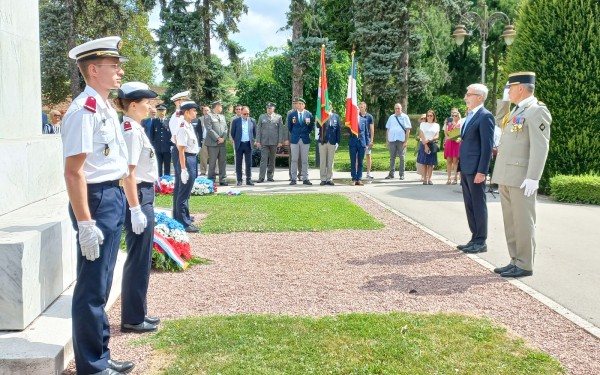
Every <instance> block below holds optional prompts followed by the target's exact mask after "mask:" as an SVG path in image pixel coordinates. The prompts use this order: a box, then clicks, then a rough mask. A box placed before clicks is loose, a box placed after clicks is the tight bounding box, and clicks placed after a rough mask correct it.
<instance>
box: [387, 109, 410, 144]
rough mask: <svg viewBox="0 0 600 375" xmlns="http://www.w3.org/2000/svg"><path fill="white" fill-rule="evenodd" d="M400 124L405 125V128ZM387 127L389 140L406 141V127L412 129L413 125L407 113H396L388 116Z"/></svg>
mask: <svg viewBox="0 0 600 375" xmlns="http://www.w3.org/2000/svg"><path fill="white" fill-rule="evenodd" d="M396 119H397V120H396ZM400 124H402V125H404V129H402V126H400ZM385 128H386V129H387V130H388V142H395V141H400V142H404V141H405V140H406V130H405V129H410V128H412V126H411V125H410V118H409V117H408V115H407V114H406V113H400V114H399V115H396V114H395V113H394V114H393V115H391V116H390V117H388V120H387V122H386V124H385Z"/></svg>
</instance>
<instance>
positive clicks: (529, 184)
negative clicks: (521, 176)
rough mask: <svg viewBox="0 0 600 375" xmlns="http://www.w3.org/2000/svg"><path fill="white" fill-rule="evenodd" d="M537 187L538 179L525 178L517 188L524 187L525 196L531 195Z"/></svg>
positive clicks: (538, 184) (538, 185)
mask: <svg viewBox="0 0 600 375" xmlns="http://www.w3.org/2000/svg"><path fill="white" fill-rule="evenodd" d="M539 187H540V180H530V179H529V178H526V179H525V181H523V183H522V184H521V187H520V188H519V189H523V188H525V196H526V197H531V196H532V195H533V194H534V193H535V191H536V190H537V189H538V188H539Z"/></svg>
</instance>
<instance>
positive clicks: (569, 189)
mask: <svg viewBox="0 0 600 375" xmlns="http://www.w3.org/2000/svg"><path fill="white" fill-rule="evenodd" d="M550 190H551V191H552V195H551V196H552V198H553V199H555V200H557V201H559V202H568V203H587V204H599V205H600V176H595V175H585V176H566V175H558V176H555V177H552V178H551V179H550Z"/></svg>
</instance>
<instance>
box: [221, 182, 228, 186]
mask: <svg viewBox="0 0 600 375" xmlns="http://www.w3.org/2000/svg"><path fill="white" fill-rule="evenodd" d="M219 186H229V184H228V183H227V182H219Z"/></svg>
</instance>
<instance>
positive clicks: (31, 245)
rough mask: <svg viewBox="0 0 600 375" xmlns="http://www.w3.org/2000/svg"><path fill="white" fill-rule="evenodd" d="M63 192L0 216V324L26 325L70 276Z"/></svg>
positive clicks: (69, 230) (71, 251) (71, 243)
mask: <svg viewBox="0 0 600 375" xmlns="http://www.w3.org/2000/svg"><path fill="white" fill-rule="evenodd" d="M67 207H68V196H67V193H66V192H64V191H63V192H62V193H59V194H56V195H53V196H51V197H49V198H46V199H42V200H40V201H37V202H35V203H32V204H29V205H27V206H25V207H23V208H20V209H18V210H15V211H12V212H9V213H6V214H4V215H2V216H0V330H22V329H25V328H26V327H27V326H28V325H29V324H30V323H31V322H32V321H33V320H34V319H35V318H37V317H38V315H40V314H41V313H42V312H43V311H44V310H45V309H46V308H47V307H48V306H50V304H51V303H52V302H54V300H55V299H56V298H57V297H58V296H59V295H60V294H61V293H62V292H63V291H64V290H65V289H67V288H68V287H69V285H71V284H72V283H73V281H74V280H75V267H76V261H75V259H76V258H75V231H74V230H73V227H72V225H71V221H70V219H69V215H68V211H67Z"/></svg>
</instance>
